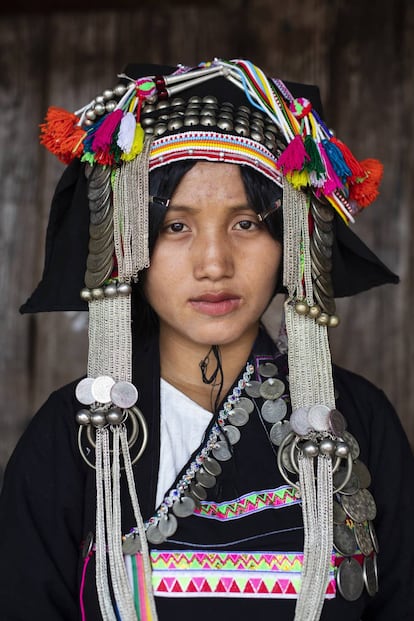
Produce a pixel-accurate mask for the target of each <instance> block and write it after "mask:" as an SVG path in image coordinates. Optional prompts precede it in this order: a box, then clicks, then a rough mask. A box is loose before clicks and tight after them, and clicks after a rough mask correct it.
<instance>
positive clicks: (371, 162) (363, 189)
mask: <svg viewBox="0 0 414 621" xmlns="http://www.w3.org/2000/svg"><path fill="white" fill-rule="evenodd" d="M360 164H361V166H362V168H363V170H364V172H365V177H364V178H363V179H362V180H360V181H357V182H356V183H352V184H350V186H349V198H350V200H353V201H355V202H356V203H357V204H358V205H359V206H360V207H368V205H370V204H371V203H372V202H373V201H374V200H375V199H376V198H377V196H378V194H379V191H378V188H379V184H380V182H381V179H382V176H383V172H384V167H383V165H382V163H381V162H380V161H379V160H376V159H366V160H363V161H362V162H360Z"/></svg>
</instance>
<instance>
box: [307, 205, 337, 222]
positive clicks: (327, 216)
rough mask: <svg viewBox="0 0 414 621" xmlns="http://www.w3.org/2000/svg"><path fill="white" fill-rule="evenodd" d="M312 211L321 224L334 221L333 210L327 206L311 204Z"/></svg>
mask: <svg viewBox="0 0 414 621" xmlns="http://www.w3.org/2000/svg"><path fill="white" fill-rule="evenodd" d="M312 211H313V212H314V213H315V215H317V217H318V218H319V219H320V220H323V222H332V220H333V219H334V210H333V209H332V207H330V206H329V205H322V204H321V203H320V202H319V201H318V203H312Z"/></svg>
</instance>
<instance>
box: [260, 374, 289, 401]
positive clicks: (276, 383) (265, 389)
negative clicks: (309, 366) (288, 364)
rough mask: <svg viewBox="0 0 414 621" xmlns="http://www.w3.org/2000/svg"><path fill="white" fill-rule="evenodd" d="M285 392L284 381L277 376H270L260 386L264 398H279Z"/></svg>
mask: <svg viewBox="0 0 414 621" xmlns="http://www.w3.org/2000/svg"><path fill="white" fill-rule="evenodd" d="M284 392H285V385H284V383H283V382H282V381H281V380H280V379H277V378H276V377H269V379H267V380H266V381H265V382H263V384H262V385H261V386H260V396H261V397H263V399H279V397H281V396H282V395H283V393H284Z"/></svg>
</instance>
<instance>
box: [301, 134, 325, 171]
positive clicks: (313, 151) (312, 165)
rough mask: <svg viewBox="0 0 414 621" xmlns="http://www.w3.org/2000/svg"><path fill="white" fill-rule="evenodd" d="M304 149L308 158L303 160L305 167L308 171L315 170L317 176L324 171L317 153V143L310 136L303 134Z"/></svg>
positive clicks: (319, 155)
mask: <svg viewBox="0 0 414 621" xmlns="http://www.w3.org/2000/svg"><path fill="white" fill-rule="evenodd" d="M305 150H306V153H307V154H308V155H309V160H307V161H306V162H305V169H306V170H307V171H308V172H315V173H316V174H317V176H319V175H323V174H324V173H325V166H324V163H323V161H322V158H321V154H320V153H319V149H318V145H317V144H316V142H315V140H314V139H313V138H312V136H310V135H307V136H305Z"/></svg>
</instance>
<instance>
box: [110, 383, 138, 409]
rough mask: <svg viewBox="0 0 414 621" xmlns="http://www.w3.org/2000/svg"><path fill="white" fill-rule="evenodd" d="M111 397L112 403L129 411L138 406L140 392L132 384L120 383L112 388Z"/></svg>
mask: <svg viewBox="0 0 414 621" xmlns="http://www.w3.org/2000/svg"><path fill="white" fill-rule="evenodd" d="M110 395H111V400H112V403H114V404H115V405H117V406H118V407H119V408H122V409H124V410H127V409H128V408H132V406H134V405H135V404H136V402H137V399H138V390H137V389H136V387H135V386H134V384H132V383H131V382H125V381H120V382H116V383H115V384H114V385H113V386H112V387H111V392H110Z"/></svg>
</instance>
